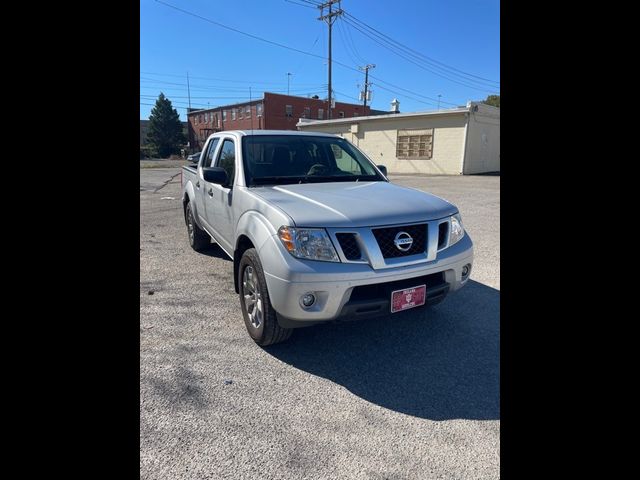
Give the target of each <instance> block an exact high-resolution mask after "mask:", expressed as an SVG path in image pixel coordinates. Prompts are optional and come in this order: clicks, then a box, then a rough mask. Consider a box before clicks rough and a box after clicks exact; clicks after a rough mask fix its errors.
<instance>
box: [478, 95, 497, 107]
mask: <svg viewBox="0 0 640 480" xmlns="http://www.w3.org/2000/svg"><path fill="white" fill-rule="evenodd" d="M482 103H485V104H487V105H491V106H493V107H498V108H500V95H489V96H488V97H487V99H486V100H483V101H482Z"/></svg>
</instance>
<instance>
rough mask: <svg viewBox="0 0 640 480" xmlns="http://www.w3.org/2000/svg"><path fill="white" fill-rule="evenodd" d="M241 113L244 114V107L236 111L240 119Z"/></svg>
mask: <svg viewBox="0 0 640 480" xmlns="http://www.w3.org/2000/svg"><path fill="white" fill-rule="evenodd" d="M242 112H244V107H240V108H239V109H238V118H242Z"/></svg>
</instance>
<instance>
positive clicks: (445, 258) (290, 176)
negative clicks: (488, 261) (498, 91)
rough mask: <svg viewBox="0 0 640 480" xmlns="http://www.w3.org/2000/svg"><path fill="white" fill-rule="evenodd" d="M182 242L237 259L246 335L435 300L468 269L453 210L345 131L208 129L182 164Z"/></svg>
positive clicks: (274, 337) (265, 336)
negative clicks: (378, 161)
mask: <svg viewBox="0 0 640 480" xmlns="http://www.w3.org/2000/svg"><path fill="white" fill-rule="evenodd" d="M182 203H183V207H184V217H185V222H186V225H187V231H188V234H189V243H190V244H191V247H193V248H194V249H195V250H196V251H201V250H203V249H206V248H209V246H210V243H211V239H213V240H214V241H215V242H216V243H217V244H218V245H219V246H220V248H221V249H222V250H224V252H225V253H226V254H227V255H228V256H229V257H230V258H231V259H233V272H234V275H233V278H234V283H235V289H236V292H237V293H238V294H239V295H240V306H241V309H242V315H243V317H244V321H245V324H246V327H247V330H248V332H249V335H250V336H251V338H253V340H254V341H255V342H256V343H257V344H259V345H263V346H265V345H270V344H274V343H278V342H282V341H284V340H286V339H288V338H289V337H290V336H291V333H292V331H293V329H294V328H296V327H302V326H307V325H313V324H316V323H319V322H326V321H330V320H343V319H344V320H348V319H349V320H350V319H356V318H361V317H370V316H377V315H386V314H389V313H391V314H394V313H396V312H400V311H404V310H407V309H410V308H416V307H423V308H424V307H426V306H428V305H433V304H436V303H438V302H440V301H442V300H443V299H444V298H445V296H446V295H447V294H448V293H449V292H452V291H455V290H457V289H459V288H460V287H462V286H463V285H464V284H465V283H466V282H467V280H468V279H469V274H470V273H471V265H472V261H473V244H472V242H471V239H470V238H469V235H468V234H466V233H465V231H464V228H463V225H462V220H461V218H460V214H459V212H458V209H457V208H456V207H455V206H454V205H452V204H451V203H449V202H447V201H445V200H443V199H442V198H439V197H436V196H434V195H430V194H427V193H424V192H421V191H419V190H415V189H412V188H405V187H400V186H398V185H394V184H393V183H391V182H389V180H388V179H387V177H386V169H385V167H384V166H382V165H378V166H376V165H375V164H374V163H373V162H372V161H371V160H370V159H369V158H368V157H367V156H366V155H365V154H364V153H362V152H361V151H360V150H358V148H356V147H355V146H354V145H353V144H351V143H350V142H348V141H347V140H345V139H343V138H341V137H339V136H335V135H328V134H320V133H311V132H293V131H276V130H271V131H269V130H257V131H250V132H249V131H223V132H218V133H215V134H213V135H211V136H210V137H209V138H208V139H207V142H206V144H205V147H204V149H203V150H202V154H201V156H200V161H199V162H198V165H197V167H193V166H185V167H183V170H182Z"/></svg>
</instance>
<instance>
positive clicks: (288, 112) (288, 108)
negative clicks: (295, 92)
mask: <svg viewBox="0 0 640 480" xmlns="http://www.w3.org/2000/svg"><path fill="white" fill-rule="evenodd" d="M284 114H285V115H286V116H287V117H291V116H293V105H285V107H284Z"/></svg>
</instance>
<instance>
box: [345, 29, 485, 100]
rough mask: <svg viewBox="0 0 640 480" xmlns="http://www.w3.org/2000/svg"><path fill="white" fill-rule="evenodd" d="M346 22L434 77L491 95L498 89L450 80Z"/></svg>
mask: <svg viewBox="0 0 640 480" xmlns="http://www.w3.org/2000/svg"><path fill="white" fill-rule="evenodd" d="M344 20H345V22H347V24H348V25H350V26H351V27H353V28H355V29H356V30H358V31H359V32H360V33H362V34H363V35H364V36H366V37H368V38H369V39H371V40H373V41H374V42H376V43H377V44H378V45H381V46H382V47H384V48H386V49H387V50H389V51H391V52H393V53H395V54H396V55H398V56H399V57H401V58H404V59H405V60H407V61H408V62H411V63H413V64H414V65H416V66H417V67H419V68H421V69H423V70H425V71H427V72H430V73H432V74H434V75H437V76H439V77H441V78H444V79H446V80H449V81H450V82H454V83H457V84H459V85H462V86H463V87H467V88H471V89H474V90H480V91H482V92H490V93H493V92H494V90H493V89H495V88H496V87H482V88H481V87H480V86H475V85H471V84H469V83H463V82H461V81H458V80H455V79H453V78H450V77H448V76H446V75H444V74H441V73H438V72H437V71H434V70H432V69H431V68H429V67H427V66H425V65H423V64H421V63H418V61H416V60H414V59H412V58H410V57H409V56H408V55H411V54H410V53H406V52H402V51H398V49H399V47H396V46H394V45H389V44H388V43H385V41H384V40H380V39H379V38H376V36H374V35H372V34H370V33H369V32H367V31H366V30H364V29H362V28H361V27H360V26H358V25H357V24H356V23H355V22H352V21H351V20H349V19H347V18H345V19H344ZM414 57H415V55H414ZM468 81H474V82H477V80H468Z"/></svg>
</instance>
